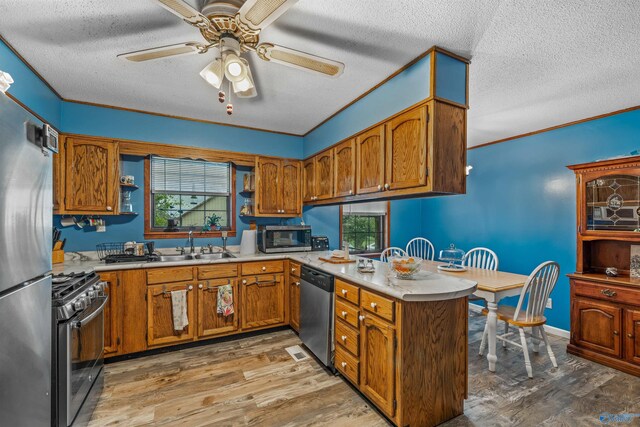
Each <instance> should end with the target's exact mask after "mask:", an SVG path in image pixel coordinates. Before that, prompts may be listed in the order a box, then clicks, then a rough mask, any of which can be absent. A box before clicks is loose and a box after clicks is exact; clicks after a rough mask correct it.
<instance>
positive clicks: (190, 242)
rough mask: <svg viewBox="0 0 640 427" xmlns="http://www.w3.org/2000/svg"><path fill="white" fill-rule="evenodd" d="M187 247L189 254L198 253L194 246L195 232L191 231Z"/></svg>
mask: <svg viewBox="0 0 640 427" xmlns="http://www.w3.org/2000/svg"><path fill="white" fill-rule="evenodd" d="M187 245H188V246H189V253H191V254H193V253H195V252H196V248H195V247H194V246H193V230H189V237H188V238H187Z"/></svg>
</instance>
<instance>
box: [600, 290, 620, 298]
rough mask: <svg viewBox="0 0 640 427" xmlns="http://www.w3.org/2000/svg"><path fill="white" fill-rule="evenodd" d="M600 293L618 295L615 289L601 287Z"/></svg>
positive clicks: (610, 295)
mask: <svg viewBox="0 0 640 427" xmlns="http://www.w3.org/2000/svg"><path fill="white" fill-rule="evenodd" d="M600 293H601V294H602V295H605V296H608V297H615V296H616V295H618V293H617V292H616V291H612V290H611V289H602V290H601V291H600Z"/></svg>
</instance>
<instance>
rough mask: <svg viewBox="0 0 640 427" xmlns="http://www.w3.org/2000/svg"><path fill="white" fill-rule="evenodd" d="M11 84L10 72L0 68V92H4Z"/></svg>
mask: <svg viewBox="0 0 640 427" xmlns="http://www.w3.org/2000/svg"><path fill="white" fill-rule="evenodd" d="M12 84H13V78H11V74H9V73H7V72H4V71H2V70H0V92H2V93H6V92H7V91H8V90H9V87H10V86H11V85H12Z"/></svg>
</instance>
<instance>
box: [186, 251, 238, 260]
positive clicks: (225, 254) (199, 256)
mask: <svg viewBox="0 0 640 427" xmlns="http://www.w3.org/2000/svg"><path fill="white" fill-rule="evenodd" d="M223 258H235V256H234V255H231V254H230V253H229V252H217V253H215V254H197V255H196V259H223Z"/></svg>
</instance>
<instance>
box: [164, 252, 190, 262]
mask: <svg viewBox="0 0 640 427" xmlns="http://www.w3.org/2000/svg"><path fill="white" fill-rule="evenodd" d="M193 258H194V256H193V255H192V254H184V255H160V256H159V257H158V261H160V262H172V261H188V260H190V259H193Z"/></svg>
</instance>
